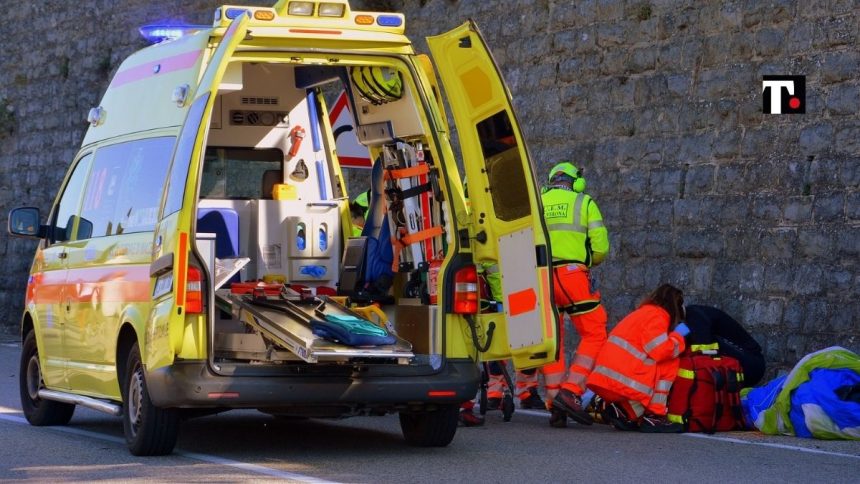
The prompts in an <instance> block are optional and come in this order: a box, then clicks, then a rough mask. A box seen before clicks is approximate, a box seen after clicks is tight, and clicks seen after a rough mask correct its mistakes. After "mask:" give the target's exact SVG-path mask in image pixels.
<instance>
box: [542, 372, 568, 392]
mask: <svg viewBox="0 0 860 484" xmlns="http://www.w3.org/2000/svg"><path fill="white" fill-rule="evenodd" d="M563 379H564V372H562V373H553V374H552V375H544V383H545V385H546V386H547V388H549V387H551V386H555V387H557V386H559V385H561V381H562V380H563Z"/></svg>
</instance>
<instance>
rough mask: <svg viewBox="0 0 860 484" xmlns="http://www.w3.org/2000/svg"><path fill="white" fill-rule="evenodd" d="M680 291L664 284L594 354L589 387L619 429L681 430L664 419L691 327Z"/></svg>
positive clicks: (608, 417) (607, 418) (657, 431)
mask: <svg viewBox="0 0 860 484" xmlns="http://www.w3.org/2000/svg"><path fill="white" fill-rule="evenodd" d="M683 319H684V294H683V293H682V292H681V290H679V289H677V288H675V287H673V286H671V285H669V284H663V285H661V286H660V287H658V288H657V289H656V290H655V291H654V292H652V293H651V294H650V295H649V296H648V297H646V298H645V300H644V301H643V302H642V304H641V305H640V306H639V308H637V309H636V310H635V311H633V312H632V313H630V314H628V315H627V316H626V317H624V319H622V320H621V321H620V322H619V323H618V324H617V325H616V326H615V328H613V329H612V332H611V333H610V334H609V340H608V341H607V342H606V344H605V345H603V349H601V350H600V353H599V354H598V355H597V361H596V364H595V367H594V371H593V372H592V373H591V375H589V376H588V388H590V389H591V390H593V391H594V392H595V393H597V394H598V395H600V397H602V398H603V400H604V401H605V402H607V403H608V406H607V408H606V411H605V414H604V417H605V418H606V420H608V421H609V422H610V423H611V424H612V425H613V426H614V427H615V428H617V429H619V430H636V429H637V428H638V429H639V431H641V432H648V433H675V432H681V431H682V430H683V427H682V426H681V424H679V423H673V422H671V421H669V419H668V418H667V413H668V409H667V407H666V405H667V403H668V398H669V390H670V389H671V388H672V383H674V381H675V377H676V376H677V374H678V368H679V365H680V359H679V357H678V356H679V355H680V354H681V352H682V351H684V348H685V341H684V336H686V335H687V334H688V333H689V332H690V330H689V328H687V325H686V324H684V323H683V321H682V320H683Z"/></svg>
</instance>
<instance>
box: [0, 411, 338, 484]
mask: <svg viewBox="0 0 860 484" xmlns="http://www.w3.org/2000/svg"><path fill="white" fill-rule="evenodd" d="M20 414H21V411H20V410H17V409H14V408H8V407H2V406H0V420H5V421H7V422H12V423H17V424H25V425H26V424H27V419H25V418H24V417H20V416H19V415H20ZM50 430H56V431H58V432H65V433H67V434H73V435H80V436H82V437H89V438H93V439H98V440H103V441H106V442H111V443H114V444H120V445H125V439H123V438H120V437H115V436H113V435H105V434H101V433H98V432H91V431H89V430H83V429H77V428H74V427H50ZM173 455H178V456H180V457H186V458H189V459H194V460H199V461H203V462H208V463H210V464H218V465H223V466H227V467H233V468H236V469H241V470H243V471H247V472H251V473H254V474H261V475H264V476H269V477H275V478H278V479H288V480H291V481H298V482H307V483H311V484H337V483H336V482H335V481H327V480H325V479H318V478H316V477H312V476H307V475H304V474H298V473H295V472H288V471H281V470H278V469H272V468H270V467H265V466H261V465H257V464H249V463H247V462H240V461H237V460H233V459H226V458H224V457H218V456H214V455H208V454H200V453H197V452H185V451H182V450H177V451H175V452H173Z"/></svg>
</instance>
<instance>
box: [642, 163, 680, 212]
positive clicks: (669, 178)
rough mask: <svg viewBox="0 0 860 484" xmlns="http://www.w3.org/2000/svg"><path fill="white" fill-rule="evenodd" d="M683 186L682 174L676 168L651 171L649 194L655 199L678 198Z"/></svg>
mask: <svg viewBox="0 0 860 484" xmlns="http://www.w3.org/2000/svg"><path fill="white" fill-rule="evenodd" d="M680 186H681V172H680V171H678V170H677V169H675V168H655V169H652V170H651V177H650V185H649V190H648V192H649V193H650V194H651V195H652V196H654V197H676V196H678V192H679V190H680ZM670 216H671V211H670Z"/></svg>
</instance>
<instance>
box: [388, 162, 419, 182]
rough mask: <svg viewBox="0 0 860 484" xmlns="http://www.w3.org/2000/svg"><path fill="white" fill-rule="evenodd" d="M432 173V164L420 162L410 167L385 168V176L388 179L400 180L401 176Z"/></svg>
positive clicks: (408, 176)
mask: <svg viewBox="0 0 860 484" xmlns="http://www.w3.org/2000/svg"><path fill="white" fill-rule="evenodd" d="M428 173H430V165H428V164H426V163H420V164H417V165H415V166H410V167H408V168H391V169H388V170H385V175H384V178H385V180H386V181H388V180H400V179H401V178H410V177H413V176H419V175H426V174H428Z"/></svg>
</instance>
